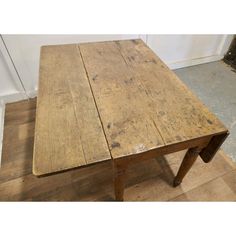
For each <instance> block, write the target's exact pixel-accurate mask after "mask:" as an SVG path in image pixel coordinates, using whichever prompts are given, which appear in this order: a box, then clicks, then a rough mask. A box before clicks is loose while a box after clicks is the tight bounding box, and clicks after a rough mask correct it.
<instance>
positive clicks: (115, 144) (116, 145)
mask: <svg viewBox="0 0 236 236" xmlns="http://www.w3.org/2000/svg"><path fill="white" fill-rule="evenodd" d="M111 147H112V148H117V147H120V143H118V142H114V143H112V144H111Z"/></svg>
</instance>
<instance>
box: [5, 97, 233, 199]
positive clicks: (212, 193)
mask: <svg viewBox="0 0 236 236" xmlns="http://www.w3.org/2000/svg"><path fill="white" fill-rule="evenodd" d="M35 111H36V102H35V99H33V100H30V101H22V102H17V103H13V104H7V105H6V113H5V122H4V123H5V124H4V138H3V153H2V166H1V168H0V201H114V199H115V196H114V190H113V180H112V179H113V171H112V165H111V163H110V162H101V163H98V164H96V165H91V166H87V167H84V168H79V169H75V170H71V171H67V172H64V173H59V174H56V175H52V176H46V177H43V178H38V177H36V176H34V175H33V174H32V157H33V143H34V142H33V141H34V122H35V121H34V120H35ZM184 153H185V151H182V152H178V153H174V154H171V155H166V156H159V157H157V158H153V159H146V160H144V161H142V162H137V163H135V164H134V165H132V166H130V167H129V168H127V171H126V182H125V186H126V189H125V195H124V200H125V201H235V200H236V166H235V163H233V162H232V161H231V159H230V158H229V157H227V156H226V155H225V154H224V153H223V152H222V151H219V152H218V153H217V154H216V156H215V158H214V159H213V160H212V162H211V163H209V164H205V163H204V162H203V161H202V160H201V159H200V158H198V159H197V160H196V162H195V164H194V166H193V167H192V169H191V170H190V171H189V174H188V176H187V177H186V178H185V181H183V183H182V184H181V185H180V186H178V187H176V188H173V187H172V181H173V178H174V176H175V175H176V173H177V171H178V168H179V166H180V163H181V161H182V158H183V156H184Z"/></svg>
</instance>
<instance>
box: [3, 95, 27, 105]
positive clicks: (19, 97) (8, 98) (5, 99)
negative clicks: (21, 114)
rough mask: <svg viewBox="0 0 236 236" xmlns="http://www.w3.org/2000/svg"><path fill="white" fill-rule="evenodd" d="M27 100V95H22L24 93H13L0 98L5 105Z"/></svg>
mask: <svg viewBox="0 0 236 236" xmlns="http://www.w3.org/2000/svg"><path fill="white" fill-rule="evenodd" d="M27 98H28V97H27V96H26V95H25V93H22V92H17V93H11V94H7V95H3V96H0V100H2V101H3V102H4V103H5V104H6V103H11V102H17V101H20V100H24V99H27Z"/></svg>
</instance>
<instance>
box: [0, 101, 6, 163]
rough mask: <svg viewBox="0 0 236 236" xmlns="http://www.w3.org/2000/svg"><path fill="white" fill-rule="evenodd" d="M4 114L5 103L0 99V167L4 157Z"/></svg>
mask: <svg viewBox="0 0 236 236" xmlns="http://www.w3.org/2000/svg"><path fill="white" fill-rule="evenodd" d="M4 114H5V103H4V102H3V101H2V100H0V167H1V159H2V142H3V129H4Z"/></svg>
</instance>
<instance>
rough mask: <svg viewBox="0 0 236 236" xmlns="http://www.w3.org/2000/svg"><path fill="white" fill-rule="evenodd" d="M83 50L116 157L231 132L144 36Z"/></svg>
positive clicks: (100, 111)
mask: <svg viewBox="0 0 236 236" xmlns="http://www.w3.org/2000/svg"><path fill="white" fill-rule="evenodd" d="M79 48H80V51H81V55H82V57H83V61H84V65H85V68H86V71H87V74H88V77H89V80H90V84H91V87H92V90H93V93H94V97H95V100H96V104H97V107H98V112H99V114H100V117H101V120H102V123H103V127H104V132H105V135H106V138H107V141H108V144H109V148H110V151H111V154H112V157H113V158H114V159H116V158H120V157H125V156H127V155H136V154H139V153H142V152H146V151H148V150H152V149H158V148H160V147H163V146H168V145H172V144H174V143H181V142H185V141H188V140H193V139H196V138H202V137H205V136H209V135H214V134H221V133H226V132H227V129H226V128H225V127H224V125H223V124H222V123H221V122H220V121H219V120H218V119H217V118H216V117H215V116H214V115H213V114H212V113H211V112H210V111H208V109H207V108H206V107H205V106H204V105H203V104H202V103H201V102H200V101H199V100H198V99H197V98H196V97H195V96H194V95H193V94H192V93H191V91H189V89H188V88H187V87H186V86H185V85H184V84H183V83H182V82H181V81H180V80H179V79H178V78H177V76H176V75H175V74H174V73H173V72H172V71H171V70H169V68H168V67H167V66H166V65H165V64H164V63H163V62H162V61H161V60H160V59H159V58H158V57H157V56H156V55H155V54H154V53H153V52H152V51H151V50H150V49H149V48H148V47H147V46H146V45H145V44H144V43H143V42H142V41H141V40H124V41H115V42H102V43H88V44H81V45H79Z"/></svg>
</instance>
